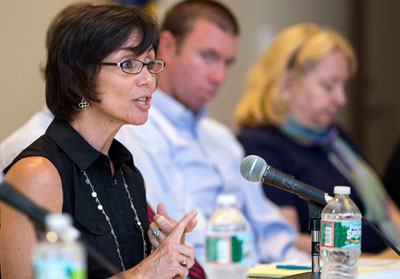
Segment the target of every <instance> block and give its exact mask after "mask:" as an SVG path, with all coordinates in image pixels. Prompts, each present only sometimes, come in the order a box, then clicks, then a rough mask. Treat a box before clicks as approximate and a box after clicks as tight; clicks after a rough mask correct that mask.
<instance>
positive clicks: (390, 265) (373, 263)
mask: <svg viewBox="0 0 400 279" xmlns="http://www.w3.org/2000/svg"><path fill="white" fill-rule="evenodd" d="M285 264H289V265H299V266H310V263H299V262H295V263H294V262H283V263H282V262H280V263H275V264H267V265H259V266H256V267H253V268H251V269H250V271H249V278H281V277H284V276H290V275H295V274H299V273H304V272H306V270H304V269H280V268H276V265H285ZM388 271H397V272H399V273H400V260H394V259H393V260H392V259H372V258H371V259H370V258H362V259H359V261H358V272H359V274H366V273H376V272H382V275H383V274H384V273H387V272H388ZM361 278H375V277H363V276H360V279H361ZM379 278H381V276H379ZM382 278H390V277H382ZM391 278H396V277H391ZM398 278H400V277H398Z"/></svg>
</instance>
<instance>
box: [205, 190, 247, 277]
mask: <svg viewBox="0 0 400 279" xmlns="http://www.w3.org/2000/svg"><path fill="white" fill-rule="evenodd" d="M217 202H218V209H217V210H216V211H215V213H214V214H213V215H212V216H211V218H210V220H209V222H208V225H207V249H206V250H207V263H206V272H207V276H208V278H209V279H226V278H230V279H245V278H247V272H248V269H249V267H250V255H249V245H250V243H249V241H250V226H249V223H248V222H247V220H246V218H245V217H244V216H243V214H242V213H241V212H240V211H239V210H237V209H236V208H235V203H236V197H235V196H234V195H220V196H218V199H217Z"/></svg>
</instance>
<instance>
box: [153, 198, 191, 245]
mask: <svg viewBox="0 0 400 279" xmlns="http://www.w3.org/2000/svg"><path fill="white" fill-rule="evenodd" d="M176 223H177V222H176V221H175V220H174V219H172V218H171V217H170V216H169V215H168V213H167V210H166V209H165V206H164V204H162V203H160V204H158V206H157V214H156V215H154V217H153V222H151V224H150V229H149V230H148V232H147V234H148V236H149V238H150V242H151V244H152V245H153V248H154V249H155V248H157V247H159V246H160V244H161V242H163V241H164V240H165V239H166V238H167V237H168V235H169V234H170V233H171V231H172V230H173V228H174V226H175V225H176ZM196 225H197V219H192V220H191V221H190V222H189V223H188V225H187V226H186V229H185V231H184V233H183V234H182V237H181V244H185V234H186V233H188V232H191V231H193V229H194V228H195V227H196Z"/></svg>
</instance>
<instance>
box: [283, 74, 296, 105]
mask: <svg viewBox="0 0 400 279" xmlns="http://www.w3.org/2000/svg"><path fill="white" fill-rule="evenodd" d="M293 87H294V77H293V73H292V72H291V71H289V70H286V71H285V73H284V74H283V78H282V98H283V99H285V100H289V99H290V96H291V95H292V90H293Z"/></svg>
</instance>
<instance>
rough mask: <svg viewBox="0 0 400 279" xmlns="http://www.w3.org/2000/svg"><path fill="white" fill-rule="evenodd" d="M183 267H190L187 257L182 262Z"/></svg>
mask: <svg viewBox="0 0 400 279" xmlns="http://www.w3.org/2000/svg"><path fill="white" fill-rule="evenodd" d="M181 265H182V266H183V267H187V266H188V258H186V257H185V256H183V258H182V261H181Z"/></svg>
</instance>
